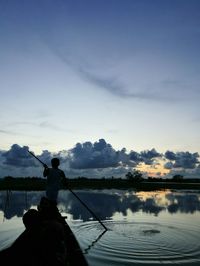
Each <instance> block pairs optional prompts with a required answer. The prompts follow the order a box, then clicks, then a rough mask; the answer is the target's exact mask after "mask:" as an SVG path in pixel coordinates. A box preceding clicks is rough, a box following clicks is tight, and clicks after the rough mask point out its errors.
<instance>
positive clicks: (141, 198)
mask: <svg viewBox="0 0 200 266" xmlns="http://www.w3.org/2000/svg"><path fill="white" fill-rule="evenodd" d="M74 192H75V193H76V194H77V195H78V196H79V197H80V198H81V199H82V200H83V201H84V202H85V203H86V204H87V205H88V206H89V208H91V209H92V210H93V211H94V212H95V213H96V215H97V216H98V217H99V218H100V219H101V220H102V221H103V223H104V224H105V226H106V227H107V228H108V229H109V230H108V231H107V232H106V233H104V234H102V233H103V227H102V226H101V225H100V223H99V222H97V221H95V220H93V219H92V217H91V214H90V213H89V212H88V211H87V210H86V209H85V208H84V207H83V206H81V205H80V203H79V202H78V201H77V199H76V198H74V196H73V195H72V194H71V193H70V192H66V191H60V194H59V202H60V203H59V209H60V211H61V212H62V213H63V215H67V217H68V218H67V222H68V223H69V225H70V227H71V228H72V230H73V231H74V233H75V235H76V237H77V239H78V241H79V243H80V245H81V247H82V249H83V250H84V253H85V254H86V258H87V260H88V262H89V264H90V265H91V266H102V265H106V266H112V265H113V266H116V265H122V266H126V265H157V264H170V265H175V264H179V265H200V191H170V190H167V191H154V192H135V191H133V190H129V191H127V190H99V191H98V190H87V191H86V190H85V191H83V190H82V191H74ZM42 195H44V194H43V192H12V193H11V194H8V193H7V192H6V191H3V192H0V249H3V248H5V247H6V246H9V245H10V244H11V243H12V241H13V240H14V239H15V238H16V237H17V236H18V235H19V234H20V233H21V232H22V231H23V230H24V227H23V224H22V220H21V217H22V215H23V213H24V212H25V211H26V210H27V209H28V208H36V207H37V204H38V202H39V200H40V198H41V196H42Z"/></svg>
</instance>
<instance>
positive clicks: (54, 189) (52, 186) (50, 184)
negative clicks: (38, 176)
mask: <svg viewBox="0 0 200 266" xmlns="http://www.w3.org/2000/svg"><path fill="white" fill-rule="evenodd" d="M51 165H52V168H48V166H47V165H45V169H44V172H43V176H44V177H47V186H46V197H47V198H48V199H49V200H50V201H52V202H54V203H57V197H58V192H59V189H60V188H61V185H62V183H67V179H66V177H65V173H64V172H63V171H62V170H60V169H59V168H58V166H59V165H60V161H59V159H58V158H53V159H52V160H51Z"/></svg>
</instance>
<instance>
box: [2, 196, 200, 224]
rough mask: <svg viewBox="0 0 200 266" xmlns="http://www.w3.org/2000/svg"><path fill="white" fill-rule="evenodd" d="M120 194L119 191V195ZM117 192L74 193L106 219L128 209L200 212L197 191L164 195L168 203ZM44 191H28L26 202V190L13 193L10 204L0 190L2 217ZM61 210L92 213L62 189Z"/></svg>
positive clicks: (19, 209)
mask: <svg viewBox="0 0 200 266" xmlns="http://www.w3.org/2000/svg"><path fill="white" fill-rule="evenodd" d="M120 193H121V194H120ZM120 193H118V194H111V193H110V192H107V191H102V192H99V191H98V192H95V191H87V192H86V191H79V192H76V194H77V195H78V196H79V197H80V198H81V199H82V200H83V201H84V202H85V204H86V205H87V206H88V207H89V208H90V209H91V210H93V211H94V212H95V214H96V215H97V216H98V217H99V219H102V220H104V219H108V218H110V217H112V216H113V214H114V213H116V212H119V213H122V214H123V215H124V216H126V215H127V211H128V210H131V211H132V212H133V213H134V212H138V211H142V212H145V213H151V214H154V215H158V214H159V213H160V212H161V211H162V210H164V209H165V210H166V209H167V210H168V211H169V212H170V213H176V212H178V211H180V212H183V213H193V212H195V211H200V198H199V196H198V194H197V193H191V192H188V193H184V192H182V193H176V192H171V193H168V194H165V195H163V197H165V198H166V199H167V202H168V205H167V204H166V206H163V205H162V206H159V204H158V203H157V201H156V194H155V196H153V195H151V196H149V197H147V198H146V199H141V198H140V197H138V196H137V195H136V194H134V193H132V194H128V195H126V194H125V192H124V194H123V192H122V191H120ZM43 195H44V192H27V201H26V193H25V192H12V194H11V197H10V201H9V204H7V207H6V208H5V206H6V205H5V204H6V200H7V199H6V192H5V191H3V192H0V210H2V211H3V212H4V215H5V218H7V219H10V218H12V217H13V216H18V217H21V216H22V215H23V213H24V211H25V210H26V209H29V208H31V206H33V205H34V206H35V205H38V203H39V201H40V198H41V196H43ZM59 201H60V202H61V206H62V209H63V210H64V211H66V212H68V213H70V214H72V216H73V219H79V218H81V219H83V220H84V221H86V220H89V219H90V218H91V214H90V213H89V212H88V211H87V210H86V209H85V207H84V206H82V205H81V203H80V202H79V201H78V200H77V199H76V198H75V197H74V196H73V195H72V194H71V193H70V192H69V191H62V192H61V193H60V196H59Z"/></svg>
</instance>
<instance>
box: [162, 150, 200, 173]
mask: <svg viewBox="0 0 200 266" xmlns="http://www.w3.org/2000/svg"><path fill="white" fill-rule="evenodd" d="M165 157H166V159H168V160H170V162H169V163H166V164H165V168H166V169H172V168H184V169H194V168H196V167H197V166H198V165H199V160H198V158H199V154H198V153H197V152H195V153H190V152H188V151H186V152H177V153H174V152H172V151H167V152H166V153H165Z"/></svg>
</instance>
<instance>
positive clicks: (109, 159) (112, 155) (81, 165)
mask: <svg viewBox="0 0 200 266" xmlns="http://www.w3.org/2000/svg"><path fill="white" fill-rule="evenodd" d="M118 165H119V156H118V153H117V152H116V151H115V150H114V149H113V148H112V146H111V145H110V144H108V143H106V141H105V140H104V139H100V140H99V141H98V142H95V143H94V144H92V143H91V142H89V141H88V142H84V143H83V144H81V143H77V144H76V146H75V147H74V148H73V149H71V150H70V167H71V168H74V169H85V168H106V167H117V166H118Z"/></svg>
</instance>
